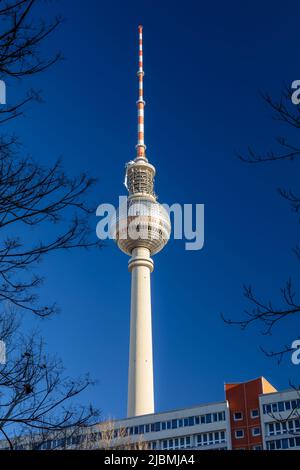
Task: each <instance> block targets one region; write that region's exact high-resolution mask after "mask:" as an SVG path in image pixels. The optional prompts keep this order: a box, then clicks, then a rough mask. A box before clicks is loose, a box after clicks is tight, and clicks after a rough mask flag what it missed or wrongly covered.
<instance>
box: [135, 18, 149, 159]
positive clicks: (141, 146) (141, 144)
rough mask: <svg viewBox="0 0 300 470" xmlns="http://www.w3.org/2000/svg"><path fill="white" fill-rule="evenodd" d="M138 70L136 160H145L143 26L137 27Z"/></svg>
mask: <svg viewBox="0 0 300 470" xmlns="http://www.w3.org/2000/svg"><path fill="white" fill-rule="evenodd" d="M138 29H139V68H138V72H137V75H138V79H139V97H138V100H137V103H136V104H137V109H138V140H137V146H136V149H137V155H136V160H140V159H142V160H146V161H147V158H146V145H145V138H144V109H145V104H146V103H145V101H144V90H143V80H144V69H143V26H142V25H139V28H138Z"/></svg>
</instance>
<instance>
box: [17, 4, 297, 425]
mask: <svg viewBox="0 0 300 470" xmlns="http://www.w3.org/2000/svg"><path fill="white" fill-rule="evenodd" d="M71 5H72V6H71ZM56 13H61V14H62V15H63V16H64V17H65V18H66V21H65V22H64V24H63V25H62V26H61V27H60V29H59V30H58V31H57V32H56V33H55V34H54V35H53V36H52V37H51V38H50V39H49V40H48V42H47V43H45V48H44V50H45V53H51V52H55V51H56V50H57V49H60V50H62V52H63V54H64V56H65V58H66V60H64V61H63V62H61V63H59V64H57V65H56V66H55V67H53V68H52V69H51V70H49V71H47V72H46V73H44V74H42V75H39V76H37V77H34V78H31V79H29V80H28V81H27V83H26V85H27V87H29V86H32V87H35V88H38V89H41V90H42V91H43V96H44V99H45V104H41V105H38V104H37V105H34V106H32V107H31V108H29V109H28V110H27V113H26V114H27V115H26V118H24V119H21V120H19V121H18V122H14V123H13V124H11V125H10V129H11V128H13V129H14V130H15V132H16V133H17V134H18V135H20V138H21V139H22V141H23V144H24V152H25V153H30V154H31V155H32V156H33V157H34V158H35V159H36V160H38V161H39V162H40V163H41V164H43V165H47V164H51V163H53V162H54V161H55V160H56V158H57V157H58V156H62V157H63V161H64V166H65V169H66V171H68V172H69V173H70V174H71V175H75V174H77V173H78V172H80V171H81V170H85V171H87V172H88V173H89V174H90V175H91V176H93V177H97V178H98V184H97V187H96V188H95V191H94V193H93V195H92V196H91V201H94V203H95V206H96V205H98V204H100V203H102V202H109V203H112V204H116V203H117V200H118V196H119V195H120V194H125V188H124V187H123V179H124V164H125V162H127V161H128V160H130V159H132V158H133V157H134V155H135V143H136V106H135V101H136V99H137V77H136V71H137V26H138V24H140V23H141V24H143V25H144V68H145V72H146V75H145V99H146V102H147V106H146V110H145V113H146V115H145V129H146V130H145V138H146V143H147V148H148V158H149V159H150V161H151V162H152V163H153V164H154V165H155V166H156V169H157V179H156V190H157V193H158V194H159V198H160V201H161V202H167V203H173V202H179V203H182V204H183V203H204V204H205V247H204V249H203V250H201V251H198V252H196V251H190V252H188V251H186V250H185V249H184V243H183V242H181V241H174V240H173V241H171V242H170V243H169V244H168V245H167V247H166V248H165V250H164V251H163V252H162V253H160V254H158V255H157V256H156V257H155V266H156V267H155V271H154V273H153V276H152V298H153V340H154V366H155V396H156V409H157V410H167V409H173V408H177V407H185V406H189V405H193V404H197V403H202V402H209V401H214V400H221V399H223V396H224V395H223V384H224V382H226V381H227V382H230V381H240V380H247V379H251V378H254V377H257V376H259V375H264V376H265V377H266V378H267V379H268V380H270V381H271V382H272V383H273V385H274V386H276V387H278V388H284V387H287V386H288V381H289V379H292V380H294V381H297V377H298V376H299V372H300V366H298V368H297V367H296V366H292V365H291V363H290V358H287V359H286V360H285V362H284V363H283V364H282V365H281V366H280V367H278V366H277V365H276V363H275V362H274V361H271V360H270V359H267V358H266V357H265V356H264V355H263V354H262V353H261V352H260V350H259V344H263V345H264V346H265V347H270V348H273V349H274V348H276V347H277V346H278V347H279V346H281V345H282V344H284V343H285V342H286V343H287V344H290V342H291V341H292V340H293V339H295V338H296V337H298V336H299V334H300V322H299V321H298V322H297V321H296V320H295V322H294V323H293V325H292V324H291V323H282V324H281V326H280V328H278V330H276V331H275V333H274V336H273V338H262V337H260V336H259V335H258V334H259V331H260V330H259V329H258V328H251V329H250V330H249V331H247V332H244V333H243V332H241V331H240V330H239V329H237V328H233V327H228V326H226V325H225V324H224V323H223V322H222V320H221V319H220V313H221V312H223V313H224V314H225V315H227V316H229V317H233V318H239V317H241V316H242V314H243V309H244V308H245V307H246V306H247V302H246V300H245V299H244V298H243V295H242V284H243V283H251V284H253V286H254V288H255V289H256V290H257V293H258V294H259V295H262V297H263V298H272V299H278V297H279V289H280V287H281V286H282V285H283V283H284V281H285V280H286V279H287V278H288V277H289V276H292V277H293V279H294V281H295V287H298V290H299V291H300V285H299V263H298V265H297V261H296V259H295V258H294V257H293V254H292V247H293V246H294V245H295V244H296V243H297V241H299V226H298V224H297V217H296V216H295V214H293V213H292V212H291V211H290V210H289V208H288V206H287V204H286V203H285V202H284V201H283V200H281V199H280V197H279V196H278V195H277V193H276V188H277V187H278V186H286V185H290V186H291V187H293V185H294V187H296V184H297V182H298V181H299V176H298V175H299V163H297V162H287V163H279V164H270V165H264V166H255V165H252V166H248V165H246V164H243V163H241V162H240V161H239V160H238V159H237V158H236V156H235V151H236V150H239V151H243V150H245V149H246V148H247V145H248V144H252V145H254V146H255V147H256V148H257V149H258V150H266V149H269V148H270V147H272V146H273V147H274V145H273V142H274V141H273V139H274V138H275V137H276V136H278V135H284V134H286V129H285V128H284V127H280V125H279V124H278V123H276V122H275V121H273V120H272V119H271V115H270V111H269V110H268V108H267V107H266V105H265V104H264V103H263V102H262V100H261V98H260V96H259V91H260V90H267V91H269V92H270V93H274V94H275V95H278V94H279V92H280V90H281V88H282V85H283V84H284V83H285V82H286V83H291V82H292V81H293V80H296V79H300V71H299V14H300V6H299V3H298V2H296V1H294V2H289V1H287V2H284V3H282V4H279V2H276V3H274V2H261V1H257V0H254V1H252V2H247V3H246V2H238V1H235V2H233V1H227V2H222V1H221V0H218V1H216V2H213V3H209V2H198V1H191V0H186V1H185V2H174V1H168V0H165V1H163V2H158V1H150V0H143V1H141V0H140V1H132V0H128V1H126V2H124V1H121V0H118V1H111V2H104V1H99V0H87V1H85V2H83V1H82V0H75V1H72V2H70V1H66V0H62V1H60V2H49V3H48V2H47V3H45V4H44V5H43V14H44V15H50V16H51V15H54V14H56ZM22 86H23V85H20V87H22ZM19 92H20V90H19V89H17V88H14V87H13V86H11V87H10V88H9V89H8V101H10V100H11V101H13V100H14V98H15V94H16V95H17V93H19ZM93 223H94V225H95V227H96V223H97V218H96V217H95V218H94V221H93ZM40 235H41V236H47V235H48V233H44V234H42V233H41V234H40ZM127 261H128V258H127V257H126V255H124V254H122V253H121V252H120V251H119V250H118V249H117V248H116V246H115V245H114V243H113V242H108V243H107V244H106V247H105V248H103V250H101V251H100V252H98V251H91V252H85V251H81V252H76V253H75V252H74V251H73V252H71V253H57V254H54V255H52V256H50V257H48V258H47V259H45V261H44V263H43V264H42V265H41V266H40V269H41V270H42V272H43V273H44V275H45V277H46V280H45V285H44V287H43V288H42V289H41V292H40V294H41V297H42V299H43V300H46V299H49V300H50V301H51V300H56V301H57V302H58V303H59V305H60V307H61V314H59V315H58V316H56V317H55V318H52V319H51V320H49V321H48V320H47V321H39V320H35V321H32V320H31V321H30V322H29V321H28V324H29V323H30V324H31V325H32V324H33V325H37V324H38V326H39V328H40V329H41V332H42V334H43V336H44V337H45V339H46V341H47V347H48V350H49V351H51V352H54V353H57V354H58V355H59V356H60V357H61V358H62V359H63V361H64V364H65V366H66V369H67V372H68V373H69V374H70V375H77V374H82V373H85V372H90V373H91V375H92V377H94V378H95V379H96V380H97V381H98V383H97V385H96V386H95V387H93V388H91V389H90V390H89V391H88V392H87V393H85V395H84V397H83V401H84V400H85V401H92V402H93V403H94V405H96V406H97V407H99V408H100V409H101V410H102V412H103V417H105V416H115V417H121V416H124V415H125V413H126V399H127V367H128V346H129V302H130V276H129V273H128V271H127ZM297 282H298V286H297ZM299 295H300V293H299Z"/></svg>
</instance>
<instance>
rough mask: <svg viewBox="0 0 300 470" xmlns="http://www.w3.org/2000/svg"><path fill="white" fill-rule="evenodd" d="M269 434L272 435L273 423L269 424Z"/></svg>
mask: <svg viewBox="0 0 300 470" xmlns="http://www.w3.org/2000/svg"><path fill="white" fill-rule="evenodd" d="M268 434H269V436H274V423H270V424H269V433H268Z"/></svg>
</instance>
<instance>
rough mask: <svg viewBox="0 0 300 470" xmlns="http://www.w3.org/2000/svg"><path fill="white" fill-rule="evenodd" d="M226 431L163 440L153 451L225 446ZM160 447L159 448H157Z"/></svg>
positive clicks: (153, 447)
mask: <svg viewBox="0 0 300 470" xmlns="http://www.w3.org/2000/svg"><path fill="white" fill-rule="evenodd" d="M225 443H226V438H225V431H217V432H209V433H202V434H197V435H194V436H184V437H175V438H173V439H163V440H162V441H159V442H158V444H155V446H153V444H154V442H152V443H151V447H152V449H162V450H172V449H189V448H191V447H201V446H208V445H214V444H225ZM157 445H158V446H157Z"/></svg>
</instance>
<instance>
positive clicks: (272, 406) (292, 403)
mask: <svg viewBox="0 0 300 470" xmlns="http://www.w3.org/2000/svg"><path fill="white" fill-rule="evenodd" d="M298 408H300V398H299V399H298V400H288V401H279V402H276V403H269V404H267V405H263V413H264V414H271V413H277V412H282V411H293V410H297V409H298Z"/></svg>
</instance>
